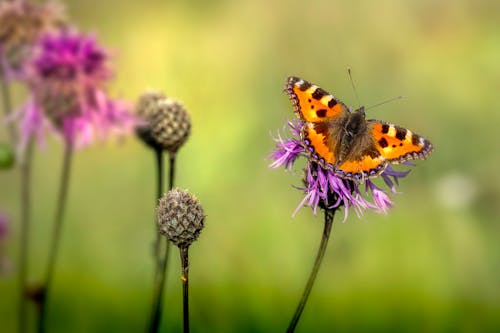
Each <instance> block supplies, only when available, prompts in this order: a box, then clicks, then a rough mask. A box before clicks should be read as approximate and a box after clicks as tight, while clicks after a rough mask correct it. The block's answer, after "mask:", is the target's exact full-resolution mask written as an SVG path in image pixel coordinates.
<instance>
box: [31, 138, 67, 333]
mask: <svg viewBox="0 0 500 333" xmlns="http://www.w3.org/2000/svg"><path fill="white" fill-rule="evenodd" d="M72 152H73V147H72V145H71V143H69V142H66V145H65V150H64V159H63V167H62V173H61V183H60V187H59V196H58V201H57V208H56V216H55V220H54V229H53V230H52V240H51V244H50V252H49V261H48V264H47V272H46V275H45V281H44V283H43V285H42V287H41V288H42V289H41V297H40V304H39V311H40V313H39V318H38V332H40V333H42V332H45V321H46V317H47V298H48V295H49V292H50V288H51V286H52V281H53V277H54V268H55V265H56V260H57V254H58V252H59V244H60V240H61V229H62V223H63V217H64V211H65V209H66V200H67V198H68V188H69V177H70V171H71V160H72V155H73V154H72Z"/></svg>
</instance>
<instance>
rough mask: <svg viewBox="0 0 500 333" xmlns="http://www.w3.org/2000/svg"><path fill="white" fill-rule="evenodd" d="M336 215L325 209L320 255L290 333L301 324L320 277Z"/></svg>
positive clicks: (317, 255)
mask: <svg viewBox="0 0 500 333" xmlns="http://www.w3.org/2000/svg"><path fill="white" fill-rule="evenodd" d="M334 215H335V210H332V209H325V226H324V228H323V236H322V238H321V243H320V245H319V249H318V253H317V254H316V260H315V261H314V266H313V269H312V271H311V274H310V275H309V280H308V281H307V284H306V288H305V289H304V293H303V294H302V298H301V299H300V302H299V305H298V306H297V310H295V314H294V315H293V318H292V321H291V322H290V324H289V325H288V329H287V330H286V331H287V332H288V333H291V332H294V331H295V327H296V326H297V323H298V322H299V319H300V315H301V314H302V311H303V310H304V307H305V305H306V302H307V299H308V297H309V294H310V293H311V289H312V287H313V285H314V281H315V280H316V275H318V271H319V268H320V266H321V262H322V261H323V256H324V255H325V250H326V246H327V245H328V239H329V238H330V231H331V230H332V225H333V216H334Z"/></svg>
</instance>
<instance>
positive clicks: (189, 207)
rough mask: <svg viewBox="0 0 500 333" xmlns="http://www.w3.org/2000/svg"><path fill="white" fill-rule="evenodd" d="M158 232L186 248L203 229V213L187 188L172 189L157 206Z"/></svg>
mask: <svg viewBox="0 0 500 333" xmlns="http://www.w3.org/2000/svg"><path fill="white" fill-rule="evenodd" d="M157 217H158V225H159V227H160V233H161V234H162V235H164V236H165V237H167V238H168V239H169V240H170V241H171V242H172V243H174V244H175V245H177V246H178V247H180V248H187V247H189V246H190V245H191V243H193V242H194V241H195V240H196V239H197V238H198V236H199V234H200V232H201V230H202V229H203V225H204V220H205V215H204V213H203V207H202V206H201V204H200V203H199V201H198V199H197V198H196V197H195V196H194V195H192V194H191V193H189V192H188V191H187V190H180V189H173V190H170V191H169V192H167V193H166V194H165V195H164V196H163V197H162V198H161V199H160V202H159V204H158V208H157Z"/></svg>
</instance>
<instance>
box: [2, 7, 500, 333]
mask: <svg viewBox="0 0 500 333" xmlns="http://www.w3.org/2000/svg"><path fill="white" fill-rule="evenodd" d="M65 4H66V5H67V7H68V13H69V16H70V17H71V18H72V19H74V21H75V22H76V23H77V24H78V25H79V26H80V27H81V30H83V31H91V32H94V33H96V34H97V36H98V37H99V38H100V40H101V42H102V43H103V44H105V45H106V46H107V47H108V48H110V49H112V50H114V54H115V56H116V63H115V69H116V80H115V81H114V82H113V85H112V87H111V91H112V92H113V93H114V94H118V95H120V96H122V97H124V98H126V99H129V100H135V99H137V97H138V96H139V95H140V94H141V93H142V92H143V91H144V90H145V89H147V88H157V89H162V90H163V91H164V92H165V93H166V94H167V95H169V96H172V97H174V98H176V99H178V100H180V101H182V102H183V103H184V105H185V106H186V107H187V109H188V110H189V112H190V113H191V117H192V123H193V127H192V135H191V137H190V139H189V141H188V143H187V144H186V145H185V146H184V147H183V148H182V149H181V151H180V152H179V154H178V160H177V161H178V174H177V175H178V177H177V179H176V184H177V185H178V186H180V187H182V188H188V189H189V190H191V191H192V192H193V193H195V194H196V195H197V196H198V197H199V199H200V201H201V203H202V204H203V206H204V208H205V212H206V214H207V219H206V227H205V229H204V230H203V232H202V234H201V236H200V239H199V241H198V242H196V243H195V244H194V245H193V246H192V247H191V250H190V259H191V262H190V264H191V266H190V280H191V281H190V288H191V290H190V293H191V294H190V296H191V297H190V302H191V304H190V305H191V325H192V331H193V332H277V331H284V330H285V328H286V326H287V324H288V321H289V320H290V319H291V316H292V314H293V311H294V310H295V307H296V304H297V302H298V300H299V297H300V295H301V293H302V290H303V287H304V284H305V282H306V279H307V276H308V274H309V271H310V269H311V266H312V263H313V259H314V256H315V253H316V250H317V246H318V244H319V240H320V237H321V232H322V228H323V222H322V218H321V215H318V216H317V217H315V216H314V215H313V214H312V212H311V211H310V209H302V210H301V211H300V213H299V214H298V215H297V216H296V217H295V218H292V217H291V214H292V212H293V210H294V209H295V207H296V205H297V204H298V203H299V201H300V200H301V193H300V192H299V191H297V190H295V189H294V188H293V187H292V185H299V184H300V179H299V178H300V177H299V175H300V172H299V170H300V169H299V168H297V170H296V171H297V172H296V173H287V172H284V171H283V170H282V169H280V170H270V169H268V164H269V160H266V156H267V155H268V154H269V152H270V151H271V150H272V149H273V141H272V137H273V136H275V135H276V133H277V131H278V130H281V129H282V128H283V126H284V124H285V121H286V119H290V118H293V117H294V115H293V111H292V107H291V104H290V102H289V101H288V99H287V97H286V96H285V94H284V93H283V92H282V89H283V87H284V82H285V79H286V77H287V76H289V75H297V76H300V77H303V78H304V79H307V80H309V81H312V82H314V83H317V84H319V85H321V86H322V87H323V88H324V89H326V90H328V91H330V92H331V93H333V94H334V95H335V96H337V97H339V98H340V99H342V100H343V101H345V102H346V103H347V104H348V105H354V106H356V99H355V97H354V94H353V91H352V88H351V84H350V82H349V80H348V77H347V71H346V68H347V67H348V66H349V67H351V68H352V70H353V74H354V79H355V81H356V85H357V91H358V94H359V96H360V100H361V102H362V103H363V104H364V105H372V104H375V103H377V102H380V101H382V100H385V99H387V98H390V97H394V96H398V95H403V96H405V97H406V98H405V99H403V100H401V101H396V102H392V103H389V104H386V105H383V106H381V107H378V108H375V109H370V110H369V111H368V114H369V117H370V118H376V119H381V120H386V121H390V122H393V123H396V124H399V125H402V126H407V127H409V128H410V129H412V130H414V131H415V132H417V133H419V134H421V135H423V136H425V137H427V138H428V139H430V140H431V141H432V142H433V143H434V146H435V151H434V153H433V154H432V155H431V157H430V158H429V159H428V160H427V161H425V162H418V163H417V164H418V166H417V167H416V168H413V169H412V172H411V174H410V176H409V177H407V178H406V179H404V180H403V181H402V182H401V186H400V187H399V191H400V192H401V194H398V195H394V196H393V199H394V202H395V207H394V208H393V209H392V210H390V212H389V213H388V214H387V215H378V214H376V213H373V212H368V213H367V214H365V216H364V217H362V218H358V217H356V215H355V214H352V213H351V214H350V216H349V218H348V219H347V221H346V222H345V223H340V221H341V219H340V218H338V219H337V222H336V223H335V225H334V229H333V236H332V238H331V242H330V244H329V247H328V249H327V253H326V256H325V260H324V262H323V267H322V268H321V270H320V273H319V275H318V279H317V281H316V285H315V286H314V289H313V291H312V293H311V296H310V299H309V302H308V304H307V306H306V308H305V311H304V313H303V316H302V319H301V321H300V323H299V326H298V331H300V332H332V331H340V332H360V331H364V332H377V331H379V332H389V331H392V332H497V331H500V242H499V241H500V227H499V224H498V223H499V221H500V219H499V217H500V173H499V172H498V168H499V167H498V166H499V165H500V154H499V144H500V140H499V138H498V131H499V126H500V110H499V106H500V103H499V102H498V95H499V91H500V90H499V89H500V66H499V60H500V23H499V22H500V3H499V2H497V1H486V0H484V1H461V0H459V1H451V0H446V1H429V0H424V1H395V0H382V1H376V2H375V1H373V2H371V1H327V0H313V1H308V2H305V1H295V0H293V1H290V0H289V1H285V0H280V1H267V0H254V1H228V0H226V1H224V0H219V1H194V0H191V1H151V0H148V1H146V0H145V1H123V0H121V1H118V0H108V1H97V0H79V1H77V0H74V1H65ZM23 96H24V95H23V92H22V90H20V91H18V95H17V96H16V102H17V104H20V103H21V102H22V101H23ZM0 140H2V141H4V142H5V141H6V140H7V136H6V133H5V130H4V129H2V132H1V134H0ZM61 159H62V145H61V142H60V141H58V140H56V139H50V140H49V144H48V145H47V147H46V148H45V149H38V150H37V153H36V155H35V167H34V168H35V169H34V175H33V192H34V193H33V201H34V203H33V221H32V233H31V245H30V280H31V281H38V280H39V278H40V277H41V274H42V271H43V264H44V263H45V261H46V259H47V251H48V240H49V232H50V228H51V225H52V224H51V223H52V220H53V214H54V210H55V198H56V191H57V186H58V179H59V171H60V165H61ZM403 169H405V168H403ZM154 178H155V169H154V158H153V153H152V152H151V151H149V150H147V149H146V148H145V147H144V146H143V145H142V144H141V143H140V142H138V141H137V139H136V138H135V137H130V138H127V139H126V140H125V141H124V142H123V143H117V142H116V140H115V141H113V140H112V141H110V142H107V143H105V144H96V145H94V146H92V147H89V148H87V149H85V150H82V151H80V152H79V153H78V155H77V157H76V159H75V163H74V168H73V174H72V178H71V179H72V182H71V187H70V196H69V202H68V210H67V214H66V221H65V222H66V224H65V226H64V231H63V240H62V246H61V253H60V257H59V259H60V260H59V262H58V266H57V271H56V277H55V281H54V288H53V294H52V298H51V302H50V305H49V307H50V308H49V312H50V314H49V318H48V321H49V326H50V331H51V332H141V331H144V329H145V327H146V322H147V320H146V319H147V315H148V312H149V310H150V302H151V296H152V270H153V268H152V260H151V256H150V251H151V246H152V241H153V239H154V233H153V216H154V206H155V199H154V197H155V183H154V181H155V180H154ZM0 189H1V191H0V207H1V209H3V210H4V211H6V212H8V213H9V214H10V216H11V217H12V220H13V222H12V225H11V228H10V235H9V238H8V239H7V240H6V244H4V245H2V248H3V250H4V252H5V254H6V255H7V256H8V258H9V260H10V262H11V265H10V266H11V267H10V270H9V271H7V272H6V274H4V275H3V276H2V277H0V330H1V331H2V332H11V331H14V330H15V328H16V309H17V284H16V280H15V278H16V258H17V253H18V238H19V224H18V221H19V209H20V208H19V207H20V206H19V197H20V193H19V177H18V171H17V170H13V171H9V172H1V173H0ZM174 250H175V251H174V252H172V256H171V259H172V260H171V262H170V271H169V274H168V281H167V289H166V294H165V299H164V300H165V308H164V313H163V320H162V331H164V332H167V331H168V332H170V331H172V332H178V331H180V330H181V327H182V321H181V282H180V264H179V258H178V252H177V251H176V249H174Z"/></svg>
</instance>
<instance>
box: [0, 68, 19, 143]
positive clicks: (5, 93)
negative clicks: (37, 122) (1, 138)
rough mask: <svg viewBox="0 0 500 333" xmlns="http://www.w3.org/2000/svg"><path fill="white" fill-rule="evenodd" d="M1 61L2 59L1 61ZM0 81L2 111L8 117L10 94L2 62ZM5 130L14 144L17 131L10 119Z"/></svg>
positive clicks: (10, 105) (10, 108)
mask: <svg viewBox="0 0 500 333" xmlns="http://www.w3.org/2000/svg"><path fill="white" fill-rule="evenodd" d="M2 62H3V61H2ZM0 81H1V86H2V87H1V91H2V101H3V112H4V115H5V117H8V116H9V115H10V113H11V112H12V101H11V94H10V87H9V83H8V82H7V77H6V73H5V68H4V65H3V64H0ZM6 127H7V131H8V132H9V137H10V141H11V143H12V144H15V143H16V141H17V139H16V138H17V132H16V128H15V124H14V122H12V121H9V122H8V123H7V124H6Z"/></svg>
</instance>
